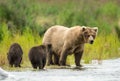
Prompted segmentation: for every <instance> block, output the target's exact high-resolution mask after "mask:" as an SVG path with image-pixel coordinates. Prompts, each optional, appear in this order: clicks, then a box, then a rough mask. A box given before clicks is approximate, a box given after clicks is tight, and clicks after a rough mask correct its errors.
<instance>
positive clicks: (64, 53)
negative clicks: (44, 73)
mask: <svg viewBox="0 0 120 81" xmlns="http://www.w3.org/2000/svg"><path fill="white" fill-rule="evenodd" d="M66 59H67V50H63V51H62V52H61V56H60V60H59V64H60V66H66Z"/></svg>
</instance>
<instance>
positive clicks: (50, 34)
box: [43, 25, 98, 66]
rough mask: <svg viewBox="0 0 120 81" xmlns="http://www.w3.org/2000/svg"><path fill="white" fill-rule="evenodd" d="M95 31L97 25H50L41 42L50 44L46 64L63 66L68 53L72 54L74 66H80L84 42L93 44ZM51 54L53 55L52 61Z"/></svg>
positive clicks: (96, 30)
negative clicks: (69, 26) (68, 26)
mask: <svg viewBox="0 0 120 81" xmlns="http://www.w3.org/2000/svg"><path fill="white" fill-rule="evenodd" d="M97 32H98V28H97V27H93V28H90V27H85V26H74V27H71V28H67V27H64V26H58V25H56V26H52V27H50V28H49V29H48V30H47V31H46V33H45V34H44V37H43V44H44V45H48V44H49V45H51V51H50V52H49V54H48V62H47V65H50V64H58V65H63V66H64V65H66V59H67V56H68V54H74V57H75V64H76V66H81V65H80V60H81V57H82V54H83V51H84V44H85V43H90V44H93V42H94V39H95V37H96V35H97ZM52 55H54V63H53V61H52Z"/></svg>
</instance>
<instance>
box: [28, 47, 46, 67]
mask: <svg viewBox="0 0 120 81" xmlns="http://www.w3.org/2000/svg"><path fill="white" fill-rule="evenodd" d="M46 53H47V47H46V46H44V45H40V46H35V47H32V48H31V49H30V51H29V60H30V62H31V64H32V67H33V68H34V69H37V67H39V69H43V68H44V66H45V64H46V55H47V54H46Z"/></svg>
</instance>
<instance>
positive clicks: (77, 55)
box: [74, 51, 83, 67]
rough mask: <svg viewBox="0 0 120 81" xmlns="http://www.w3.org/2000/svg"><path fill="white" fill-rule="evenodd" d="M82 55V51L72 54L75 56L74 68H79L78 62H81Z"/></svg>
mask: <svg viewBox="0 0 120 81" xmlns="http://www.w3.org/2000/svg"><path fill="white" fill-rule="evenodd" d="M82 55H83V51H80V52H78V53H75V54H74V56H75V64H76V66H79V67H81V66H82V65H81V64H80V61H81V58H82Z"/></svg>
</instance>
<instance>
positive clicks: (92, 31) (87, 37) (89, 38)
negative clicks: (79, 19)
mask: <svg viewBox="0 0 120 81" xmlns="http://www.w3.org/2000/svg"><path fill="white" fill-rule="evenodd" d="M97 32H98V27H93V28H91V27H85V26H82V34H83V39H84V42H85V43H90V44H93V43H94V39H95V37H96V35H97Z"/></svg>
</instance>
